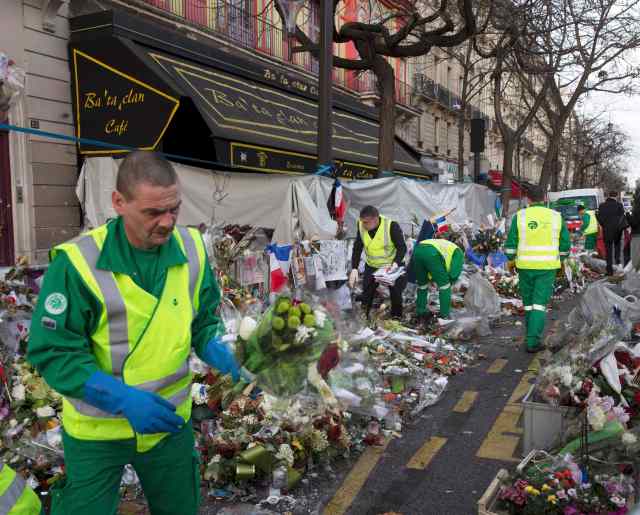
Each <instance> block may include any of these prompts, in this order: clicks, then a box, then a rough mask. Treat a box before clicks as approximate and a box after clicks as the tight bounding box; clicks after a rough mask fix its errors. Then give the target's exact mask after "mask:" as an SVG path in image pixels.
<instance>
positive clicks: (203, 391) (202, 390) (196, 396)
mask: <svg viewBox="0 0 640 515" xmlns="http://www.w3.org/2000/svg"><path fill="white" fill-rule="evenodd" d="M191 398H192V399H193V402H194V403H196V404H198V405H202V404H206V402H207V388H206V387H205V385H203V384H200V383H193V384H192V385H191Z"/></svg>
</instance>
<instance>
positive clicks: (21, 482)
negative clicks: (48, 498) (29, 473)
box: [0, 461, 44, 515]
mask: <svg viewBox="0 0 640 515" xmlns="http://www.w3.org/2000/svg"><path fill="white" fill-rule="evenodd" d="M40 513H44V512H43V511H42V505H41V503H40V499H39V498H38V495H37V494H36V493H35V492H34V491H33V490H32V489H31V488H30V487H29V485H28V484H27V482H26V481H25V479H24V478H23V477H22V476H21V475H19V474H17V473H16V472H15V470H13V469H12V468H10V467H9V465H5V464H4V463H2V462H1V461H0V514H2V515H40Z"/></svg>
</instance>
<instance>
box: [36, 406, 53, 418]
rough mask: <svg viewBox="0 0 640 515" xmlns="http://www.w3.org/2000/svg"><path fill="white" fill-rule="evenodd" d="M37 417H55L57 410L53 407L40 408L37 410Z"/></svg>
mask: <svg viewBox="0 0 640 515" xmlns="http://www.w3.org/2000/svg"><path fill="white" fill-rule="evenodd" d="M36 415H37V416H38V418H45V417H55V416H56V410H54V409H53V408H52V407H51V406H43V407H42V408H38V409H37V410H36Z"/></svg>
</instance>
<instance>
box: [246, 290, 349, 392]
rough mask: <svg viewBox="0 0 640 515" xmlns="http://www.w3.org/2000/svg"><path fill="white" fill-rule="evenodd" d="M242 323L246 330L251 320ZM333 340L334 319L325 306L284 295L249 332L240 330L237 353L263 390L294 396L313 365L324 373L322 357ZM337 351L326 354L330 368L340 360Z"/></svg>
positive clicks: (279, 297) (277, 299)
mask: <svg viewBox="0 0 640 515" xmlns="http://www.w3.org/2000/svg"><path fill="white" fill-rule="evenodd" d="M305 300H307V301H306V302H305ZM240 326H241V327H242V326H244V327H243V329H246V328H247V327H251V326H252V323H251V322H250V321H249V320H247V319H246V318H243V319H242V320H241V321H240ZM334 340H335V332H334V326H333V321H332V320H331V318H330V317H329V314H328V313H327V311H326V310H325V308H324V307H323V306H322V305H320V304H319V303H313V302H312V301H311V300H309V299H303V298H295V297H294V296H293V295H290V294H282V295H279V296H278V297H277V298H276V299H275V302H274V303H273V304H272V305H271V306H270V307H269V308H268V309H267V310H266V311H265V312H264V313H263V314H262V315H261V317H260V318H259V320H255V329H254V330H253V331H252V332H251V333H250V334H247V331H245V330H243V331H242V333H240V332H239V333H238V339H237V341H236V353H237V356H238V359H239V362H240V363H241V364H242V366H243V368H244V369H246V370H247V371H248V372H250V373H251V374H252V375H254V376H255V380H256V382H257V385H258V386H259V387H260V388H261V389H263V390H264V391H266V392H267V393H270V394H272V395H275V396H291V395H294V394H296V393H298V392H300V391H302V390H303V388H304V387H305V385H306V384H307V380H308V376H309V367H310V365H312V364H314V363H315V364H318V369H319V370H318V371H319V372H320V373H321V374H322V370H321V369H322V363H319V362H320V359H321V357H323V353H324V351H325V350H326V349H327V347H328V346H329V344H331V342H332V341H334ZM334 354H335V355H334V356H328V357H327V356H326V355H325V359H326V360H328V361H329V362H330V363H327V366H328V367H330V368H332V366H331V365H333V366H335V365H334V362H335V363H337V360H338V351H337V349H335V353H334Z"/></svg>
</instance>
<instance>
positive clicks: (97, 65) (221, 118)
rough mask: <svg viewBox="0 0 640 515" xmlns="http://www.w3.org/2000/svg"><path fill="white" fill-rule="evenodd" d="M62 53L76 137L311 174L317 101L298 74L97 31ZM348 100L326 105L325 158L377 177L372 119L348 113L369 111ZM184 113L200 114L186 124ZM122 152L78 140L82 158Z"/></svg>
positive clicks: (404, 166) (353, 173) (413, 168)
mask: <svg viewBox="0 0 640 515" xmlns="http://www.w3.org/2000/svg"><path fill="white" fill-rule="evenodd" d="M85 34H86V33H85ZM70 54H71V63H72V67H73V70H72V71H73V76H74V99H75V111H76V112H75V115H76V125H77V132H78V135H79V136H80V137H82V138H86V139H91V140H99V141H106V142H107V143H110V144H113V145H122V146H125V147H131V148H147V149H151V148H153V149H156V148H158V149H159V148H162V149H163V150H165V151H167V152H170V153H174V154H188V155H187V157H194V156H195V157H197V158H200V159H203V158H207V159H211V160H215V161H216V162H218V163H222V164H223V165H226V166H228V167H229V168H233V169H244V170H248V171H264V172H270V171H271V172H286V173H309V172H313V171H315V167H316V157H315V156H316V152H317V145H316V133H317V101H316V100H315V98H313V93H314V90H315V86H313V85H310V83H309V81H308V80H305V79H304V78H303V77H300V78H299V79H298V78H296V76H295V75H294V74H292V73H290V72H289V71H286V72H285V71H282V70H283V69H281V68H279V67H275V66H266V65H264V64H261V63H258V64H257V65H256V64H255V63H253V65H252V66H253V68H251V70H250V71H251V73H247V76H246V77H245V76H240V75H239V74H238V68H239V66H238V63H235V68H234V69H233V70H234V73H231V72H229V71H228V70H227V69H223V68H224V67H223V66H218V65H217V64H219V62H220V57H219V56H218V57H217V60H216V61H214V60H211V63H210V65H205V64H204V61H207V59H206V56H202V55H201V56H200V60H199V61H198V62H196V60H192V59H187V58H185V57H184V56H178V55H174V54H172V53H169V52H168V51H164V50H158V49H155V48H150V47H148V46H145V45H142V44H140V43H138V42H135V41H132V40H131V39H129V38H124V37H119V36H114V35H105V34H104V32H103V33H101V34H100V37H96V38H88V37H86V35H85V36H84V37H82V38H78V39H77V40H73V39H72V43H71V45H70ZM228 59H229V60H233V56H231V55H229V56H228ZM256 66H262V80H257V79H255V76H256V68H255V67H256ZM248 71H249V70H248ZM297 92H298V93H299V94H296V93H297ZM344 96H345V95H341V102H343V101H344V98H342V97H344ZM310 97H311V98H310ZM353 102H354V103H355V104H358V105H357V106H354V112H349V111H348V110H346V109H341V108H335V109H334V111H333V124H334V134H333V147H334V158H335V160H336V164H337V166H338V168H339V171H340V174H341V175H342V176H346V177H352V178H372V177H376V176H377V153H378V130H379V124H378V122H377V121H376V120H375V119H372V118H368V117H366V116H362V115H358V114H356V113H357V112H366V111H367V109H368V108H367V107H366V106H364V105H362V104H359V103H358V102H357V101H356V100H355V99H354V100H353ZM193 113H199V116H200V117H201V120H194V121H193V123H190V122H189V119H191V120H193ZM196 116H197V115H196ZM203 122H204V123H203ZM205 124H206V125H205ZM203 133H204V135H203ZM163 137H164V139H163ZM212 139H213V141H212ZM178 140H179V141H180V144H179V145H176V144H175V142H176V141H178ZM160 142H162V145H161V147H159V146H158V145H159V143H160ZM196 147H197V148H196ZM205 147H208V148H205ZM168 149H170V150H168ZM123 151H126V150H110V149H105V148H104V147H101V146H99V145H93V144H84V145H81V146H80V152H81V153H82V154H94V155H96V154H112V153H117V152H123ZM395 157H396V159H395V171H400V172H408V173H413V174H416V175H423V174H424V170H423V169H422V167H421V166H420V163H419V162H418V160H417V158H416V157H415V156H413V155H412V153H411V152H409V151H408V150H407V149H405V148H404V146H403V145H402V144H401V143H400V142H396V147H395Z"/></svg>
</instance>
